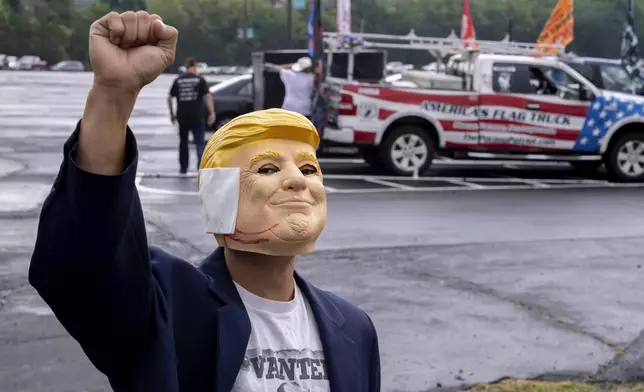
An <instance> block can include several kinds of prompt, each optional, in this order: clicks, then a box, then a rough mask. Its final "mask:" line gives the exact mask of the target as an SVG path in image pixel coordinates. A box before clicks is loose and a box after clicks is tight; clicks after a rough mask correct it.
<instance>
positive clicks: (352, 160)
mask: <svg viewBox="0 0 644 392" xmlns="http://www.w3.org/2000/svg"><path fill="white" fill-rule="evenodd" d="M318 162H320V163H348V164H352V165H360V164H363V163H365V161H364V159H358V158H318Z"/></svg>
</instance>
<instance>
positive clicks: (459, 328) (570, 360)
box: [0, 72, 644, 392]
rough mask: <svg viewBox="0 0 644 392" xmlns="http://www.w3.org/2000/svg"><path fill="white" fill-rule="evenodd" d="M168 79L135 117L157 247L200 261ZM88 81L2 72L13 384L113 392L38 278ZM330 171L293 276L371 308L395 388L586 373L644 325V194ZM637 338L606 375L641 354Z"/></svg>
mask: <svg viewBox="0 0 644 392" xmlns="http://www.w3.org/2000/svg"><path fill="white" fill-rule="evenodd" d="M170 82H171V76H165V75H164V76H163V77H161V78H159V79H158V80H157V81H156V82H155V83H154V84H153V85H151V86H149V87H148V88H146V89H145V90H144V91H143V93H142V94H141V98H140V100H139V102H138V103H137V107H136V109H135V113H134V117H133V119H132V122H131V125H132V128H133V131H134V132H135V134H136V135H137V139H138V141H139V145H140V147H141V163H140V173H139V175H140V178H139V182H138V184H139V191H140V194H141V197H142V201H143V205H144V208H145V214H146V219H147V224H148V225H147V228H148V232H149V239H150V242H151V243H153V244H155V245H160V246H162V247H164V248H166V249H168V250H169V251H171V252H173V253H176V254H178V255H181V256H183V257H185V258H188V259H189V260H192V261H195V262H197V261H199V260H201V258H203V256H204V255H205V254H207V253H209V252H210V251H211V250H212V249H213V247H214V246H215V242H214V240H213V239H212V238H211V237H210V236H208V235H206V234H204V233H203V222H202V220H201V216H200V212H199V206H198V199H197V196H196V193H195V189H196V181H195V179H194V173H193V175H192V176H190V175H189V176H187V177H185V178H182V177H179V176H177V175H176V172H177V154H176V150H175V148H176V143H177V140H176V133H175V131H174V129H173V127H172V125H171V124H169V122H168V116H167V108H166V106H165V94H166V92H167V88H168V87H169V85H170ZM90 83H91V75H89V74H74V75H66V74H53V73H39V72H33V73H8V72H4V73H3V72H0V391H3V392H5V391H6V392H18V391H30V392H32V391H33V392H39V391H54V392H63V391H64V392H81V391H109V390H110V389H109V386H108V384H107V382H106V381H105V379H104V377H103V376H102V375H101V374H100V373H98V372H97V371H96V370H94V368H93V367H92V365H91V364H90V363H89V361H88V360H87V359H86V357H85V356H84V354H83V352H82V350H81V349H80V347H79V346H78V344H77V343H76V342H75V341H74V340H73V339H71V338H70V337H69V335H68V334H67V333H66V331H65V330H64V329H63V328H62V327H61V326H60V324H59V323H58V321H57V320H56V319H55V317H53V316H52V314H51V312H50V310H49V309H48V308H47V306H46V305H45V304H44V303H43V302H42V301H41V300H40V299H39V298H38V297H37V296H36V295H35V292H34V291H33V289H32V288H31V287H30V286H29V285H28V282H27V279H26V274H27V269H28V263H29V257H30V255H31V251H32V249H33V244H34V241H35V235H36V229H37V219H38V212H39V208H40V205H41V203H42V200H43V198H44V197H45V196H46V195H47V192H48V191H49V188H50V187H51V184H52V182H53V179H54V176H55V175H56V173H57V171H58V167H59V165H60V161H61V151H62V144H63V142H64V140H65V139H66V137H67V136H68V135H69V134H70V133H71V132H72V130H73V128H74V126H75V124H76V122H77V121H78V118H79V117H80V115H81V113H82V110H83V103H84V98H85V95H86V93H87V89H88V88H89V84H90ZM322 165H323V170H324V172H325V173H326V175H325V184H326V185H327V191H328V203H329V218H328V225H327V229H326V230H325V232H324V233H323V235H322V236H321V238H320V240H319V244H318V250H317V251H316V252H314V253H312V254H310V255H306V256H303V257H301V259H300V260H299V263H298V269H299V271H300V272H301V273H302V274H303V275H304V276H305V277H307V278H309V279H310V280H311V281H313V282H314V283H315V284H317V285H318V286H320V287H322V288H324V289H327V290H331V291H334V292H336V293H338V294H340V295H341V296H344V297H346V298H347V299H349V300H350V301H352V302H353V303H355V304H357V305H359V306H360V307H362V308H363V309H365V310H366V311H367V312H368V313H369V314H370V315H371V316H372V318H373V320H374V323H375V324H376V327H377V329H378V332H379V337H380V347H381V356H382V371H383V374H382V380H383V391H425V390H433V389H440V388H441V387H442V388H451V387H458V386H463V385H471V384H473V383H478V382H489V381H494V380H497V379H500V378H503V377H521V378H526V377H527V378H531V377H538V376H548V377H569V376H584V375H589V374H592V373H594V372H596V371H597V370H598V369H599V367H600V366H602V365H604V364H606V363H608V362H609V361H611V360H613V359H614V358H615V357H616V355H619V354H620V353H621V352H622V351H623V350H625V349H626V348H627V347H629V344H631V342H633V341H635V340H636V338H638V336H639V335H640V331H641V330H642V328H644V307H643V306H642V303H644V291H642V290H641V282H642V280H643V279H644V268H643V267H642V264H644V257H643V256H644V225H643V224H642V222H644V205H643V203H642V197H643V196H644V189H642V188H640V187H621V186H615V185H614V184H610V183H608V182H606V180H605V178H604V175H603V174H602V173H598V174H596V175H594V176H593V177H592V178H587V177H582V176H580V175H579V174H578V173H576V172H574V171H573V170H571V169H569V168H568V167H567V166H565V165H558V164H545V163H544V164H522V163H513V162H491V163H476V164H472V163H468V162H455V161H449V160H441V161H439V162H437V164H436V165H435V166H434V169H433V170H432V173H431V174H430V176H429V177H427V178H421V179H400V178H393V177H387V176H385V175H383V173H378V172H374V171H372V170H371V169H370V168H369V167H368V166H366V165H364V164H363V163H361V162H360V161H359V160H355V158H353V157H350V158H349V159H340V160H338V159H326V160H324V161H323V163H322ZM642 345H644V339H642V338H640V339H639V343H636V344H635V345H634V346H631V347H630V348H629V351H628V353H627V355H624V356H619V357H618V360H617V361H615V363H616V364H617V366H616V367H614V368H613V369H611V371H612V373H611V374H612V375H615V373H617V375H619V374H625V373H627V372H624V371H623V370H624V369H625V368H626V369H628V368H631V367H633V363H634V362H635V364H637V361H640V360H642V358H643V357H644V356H643V355H641V352H642V351H641V347H640V346H642ZM632 353H635V354H632ZM636 354H638V355H636ZM640 365H641V364H640ZM640 367H641V366H640ZM629 374H630V373H629Z"/></svg>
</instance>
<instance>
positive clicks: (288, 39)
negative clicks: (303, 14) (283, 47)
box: [286, 0, 293, 49]
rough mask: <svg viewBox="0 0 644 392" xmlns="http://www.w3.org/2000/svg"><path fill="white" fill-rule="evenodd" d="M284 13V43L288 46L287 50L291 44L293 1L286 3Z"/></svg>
mask: <svg viewBox="0 0 644 392" xmlns="http://www.w3.org/2000/svg"><path fill="white" fill-rule="evenodd" d="M286 10H287V11H286V12H287V17H286V30H287V31H286V42H287V45H288V48H289V49H290V48H291V46H292V45H291V43H292V38H293V37H292V30H293V0H288V1H287V3H286Z"/></svg>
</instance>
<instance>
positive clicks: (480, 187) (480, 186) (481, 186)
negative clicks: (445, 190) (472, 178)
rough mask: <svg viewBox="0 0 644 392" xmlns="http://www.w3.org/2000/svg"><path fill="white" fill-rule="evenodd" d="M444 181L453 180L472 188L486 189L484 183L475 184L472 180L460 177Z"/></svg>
mask: <svg viewBox="0 0 644 392" xmlns="http://www.w3.org/2000/svg"><path fill="white" fill-rule="evenodd" d="M443 181H445V182H451V183H452V184H455V185H462V186H466V187H468V188H472V189H484V188H485V186H484V185H479V184H474V183H471V182H467V181H464V180H458V179H455V178H452V179H448V180H443Z"/></svg>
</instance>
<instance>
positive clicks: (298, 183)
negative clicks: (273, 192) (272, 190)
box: [282, 164, 306, 192]
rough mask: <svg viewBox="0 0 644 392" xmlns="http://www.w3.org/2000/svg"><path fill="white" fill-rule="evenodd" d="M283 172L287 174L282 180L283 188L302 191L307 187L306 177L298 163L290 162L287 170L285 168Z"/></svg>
mask: <svg viewBox="0 0 644 392" xmlns="http://www.w3.org/2000/svg"><path fill="white" fill-rule="evenodd" d="M283 172H284V174H285V178H284V181H283V182H282V189H284V190H286V191H294V192H300V191H303V190H304V189H306V178H305V177H304V174H302V172H301V171H300V168H299V167H297V165H295V164H290V165H288V168H287V169H286V170H283Z"/></svg>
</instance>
